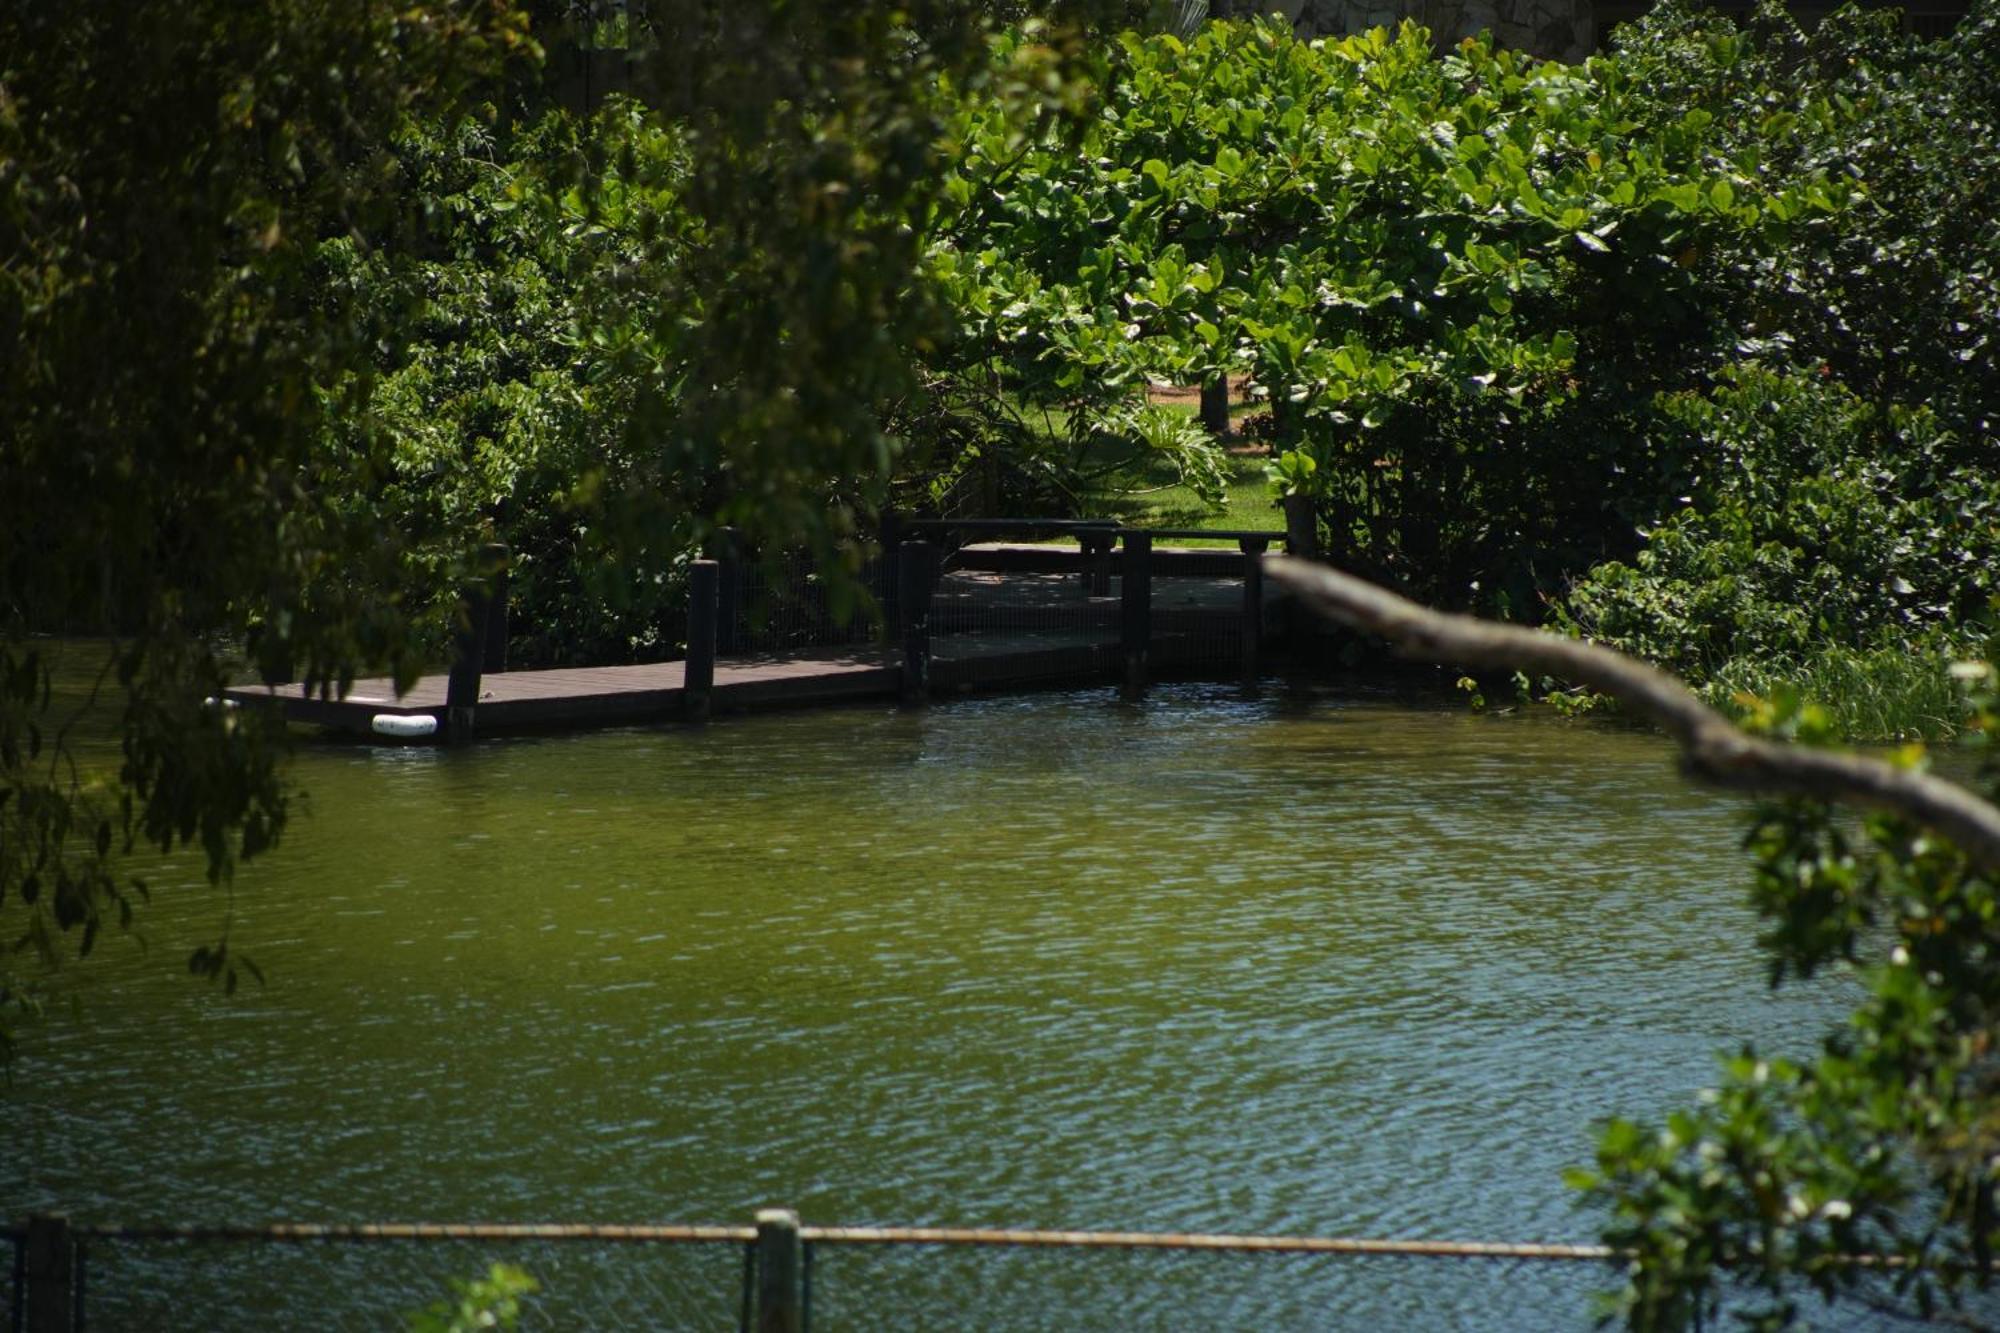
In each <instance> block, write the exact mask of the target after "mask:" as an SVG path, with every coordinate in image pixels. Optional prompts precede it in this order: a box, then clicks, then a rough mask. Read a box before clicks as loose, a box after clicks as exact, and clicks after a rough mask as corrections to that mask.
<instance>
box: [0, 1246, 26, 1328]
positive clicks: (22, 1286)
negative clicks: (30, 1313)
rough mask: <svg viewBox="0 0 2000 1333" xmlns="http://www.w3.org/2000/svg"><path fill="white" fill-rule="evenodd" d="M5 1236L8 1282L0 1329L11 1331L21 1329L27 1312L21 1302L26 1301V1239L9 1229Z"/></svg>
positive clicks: (1, 1307) (0, 1309) (1, 1308)
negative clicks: (4, 1316)
mask: <svg viewBox="0 0 2000 1333" xmlns="http://www.w3.org/2000/svg"><path fill="white" fill-rule="evenodd" d="M5 1234H6V1237H7V1252H6V1253H7V1274H8V1280H7V1295H6V1304H5V1305H4V1306H0V1311H4V1312H5V1313H6V1316H7V1319H6V1323H5V1324H4V1325H0V1327H5V1328H8V1329H10V1330H11V1329H17V1328H20V1327H22V1326H23V1325H24V1324H25V1323H26V1321H27V1311H26V1309H25V1308H24V1307H23V1304H22V1302H24V1301H25V1300H26V1299H27V1280H28V1238H27V1237H26V1236H24V1235H21V1234H19V1233H17V1232H15V1231H13V1230H11V1229H10V1230H8V1231H7V1232H6V1233H5Z"/></svg>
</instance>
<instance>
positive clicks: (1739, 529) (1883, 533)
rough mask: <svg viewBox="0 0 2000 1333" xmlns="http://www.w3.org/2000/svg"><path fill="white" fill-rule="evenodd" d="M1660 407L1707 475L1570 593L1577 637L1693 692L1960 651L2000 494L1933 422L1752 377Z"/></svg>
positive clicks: (1976, 610) (1773, 378)
mask: <svg viewBox="0 0 2000 1333" xmlns="http://www.w3.org/2000/svg"><path fill="white" fill-rule="evenodd" d="M1659 407H1660V410H1661V412H1662V415H1663V416H1664V418H1665V419H1666V420H1667V421H1668V422H1671V423H1673V424H1675V425H1678V426H1679V427H1681V428H1682V429H1683V430H1684V431H1685V432H1686V434H1687V443H1686V446H1685V448H1686V452H1687V453H1688V455H1689V456H1690V457H1697V458H1699V459H1700V460H1701V463H1700V472H1699V474H1698V475H1697V476H1696V477H1695V478H1694V479H1693V480H1692V483H1691V486H1690V492H1689V494H1688V495H1686V496H1685V497H1683V498H1682V507H1680V508H1679V509H1677V510H1676V511H1675V512H1673V513H1672V514H1670V515H1668V516H1666V517H1665V518H1664V519H1663V520H1662V521H1661V522H1660V523H1659V524H1658V525H1657V526H1655V527H1653V528H1651V529H1650V530H1648V532H1647V533H1646V538H1647V541H1646V546H1645V548H1644V549H1643V550H1641V551H1640V552H1639V553H1638V555H1637V556H1636V557H1635V558H1634V559H1633V560H1632V562H1631V563H1630V564H1621V563H1618V562H1611V563H1607V564H1603V565H1599V566H1598V567H1597V568H1595V569H1593V570H1591V571H1590V573H1589V574H1588V575H1587V576H1585V577H1584V578H1582V579H1581V580H1579V581H1578V582H1577V583H1576V584H1575V585H1574V586H1573V587H1572V588H1571V589H1570V590H1569V594H1568V597H1567V598H1566V613H1567V616H1568V618H1569V620H1570V623H1571V624H1572V625H1573V626H1574V627H1575V628H1576V629H1578V630H1579V631H1580V632H1583V633H1585V634H1588V635H1589V636H1590V637H1592V638H1596V639H1601V640H1604V641H1606V642H1610V643H1615V644H1617V645H1618V646H1619V647H1621V648H1623V649H1625V650H1626V651H1628V652H1633V653H1636V654H1638V655H1639V656H1642V657H1645V658H1648V659H1650V660H1652V661H1656V662H1670V663H1673V664H1674V665H1675V666H1676V667H1677V668H1678V669H1680V670H1682V671H1685V672H1688V673H1690V674H1692V675H1694V676H1696V677H1697V678H1703V679H1705V678H1708V677H1711V676H1713V675H1714V674H1715V673H1717V672H1720V671H1722V670H1723V669H1724V668H1725V667H1726V666H1727V665H1728V664H1729V663H1730V662H1732V661H1735V660H1737V659H1741V658H1749V657H1760V658H1764V659H1766V660H1772V659H1776V660H1782V661H1787V662H1791V663H1803V662H1806V661H1808V660H1809V659H1811V657H1812V656H1813V655H1814V654H1815V653H1816V652H1818V651H1819V650H1820V649H1821V648H1822V647H1823V646H1824V645H1827V644H1830V643H1831V644H1840V645H1846V646H1849V647H1853V648H1857V649H1863V650H1866V649H1873V648H1887V647H1894V648H1898V649H1905V650H1908V649H1913V648H1915V647H1916V646H1918V645H1922V644H1932V643H1934V642H1935V641H1937V640H1939V639H1940V637H1943V638H1944V639H1947V640H1949V639H1951V638H1953V637H1957V638H1958V639H1959V641H1960V643H1961V646H1964V645H1963V637H1964V636H1963V634H1962V633H1960V631H1962V630H1963V628H1964V627H1967V626H1974V625H1977V624H1978V623H1979V621H1980V619H1981V617H1982V615H1983V614H1984V613H1985V612H1986V610H1987V608H1988V606H1989V604H1990V601H1991V599H1992V598H1993V597H1994V595H1995V593H1996V591H2000V585H1996V578H2000V574H1996V570H2000V497H1996V496H1995V495H1994V494H1993V491H1992V487H1991V485H1990V484H1989V480H1988V479H1989V477H1990V473H1989V472H1987V471H1986V470H1985V469H1980V468H1973V467H1969V466H1966V465H1965V464H1963V463H1960V462H1959V461H1957V455H1958V454H1959V453H1960V445H1959V442H1958V440H1957V439H1956V438H1955V437H1954V436H1952V435H1951V434H1950V433H1949V432H1947V431H1946V430H1945V429H1944V427H1943V425H1942V424H1941V423H1940V421H1939V419H1938V417H1937V415H1936V414H1935V413H1933V412H1931V411H1930V410H1929V409H1927V408H1918V409H1914V410H1912V409H1906V408H1902V407H1898V406H1895V405H1893V404H1892V405H1891V406H1889V407H1888V408H1886V409H1885V408H1881V407H1878V406H1876V405H1874V404H1872V403H1869V402H1866V401H1864V400H1862V399H1861V398H1859V397H1857V396H1856V395H1855V394H1854V393H1853V392H1852V391H1850V390H1848V389H1846V388H1844V387H1842V386H1841V385H1840V384H1839V383H1838V382H1837V381H1833V380H1830V379H1826V378H1822V377H1821V376H1818V375H1812V376H1799V375H1783V374H1778V373H1775V372H1772V371H1769V370H1766V369H1763V368H1761V367H1759V366H1757V365H1755V364H1754V363H1746V364H1744V365H1743V366H1741V367H1737V368H1735V369H1733V370H1730V371H1726V372H1724V374H1723V375H1721V376H1720V377H1719V378H1718V381H1717V384H1716V387H1715V388H1714V389H1713V390H1711V391H1710V392H1708V393H1682V394H1673V395H1663V396H1662V398H1661V400H1660V403H1659Z"/></svg>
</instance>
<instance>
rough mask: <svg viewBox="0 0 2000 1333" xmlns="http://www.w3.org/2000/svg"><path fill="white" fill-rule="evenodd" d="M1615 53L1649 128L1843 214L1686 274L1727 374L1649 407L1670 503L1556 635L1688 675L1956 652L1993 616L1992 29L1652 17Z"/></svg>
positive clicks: (1593, 577) (1579, 598)
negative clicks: (1723, 351)
mask: <svg viewBox="0 0 2000 1333" xmlns="http://www.w3.org/2000/svg"><path fill="white" fill-rule="evenodd" d="M1618 58H1619V60H1620V61H1621V63H1623V64H1624V65H1626V66H1627V67H1629V69H1630V72H1631V75H1632V77H1633V78H1634V79H1635V81H1636V82H1637V83H1638V84H1639V85H1640V86H1642V87H1643V89H1644V97H1645V99H1646V101H1647V102H1648V103H1650V104H1651V108H1652V109H1650V110H1648V111H1646V112H1645V113H1644V114H1645V115H1646V116H1647V117H1648V118H1649V119H1652V120H1655V121H1658V120H1662V119H1668V118H1674V117H1682V118H1685V117H1688V116H1705V117H1709V118H1711V119H1712V121H1713V123H1714V124H1715V125H1716V126H1717V127H1718V128H1719V130H1720V132H1721V134H1722V136H1723V137H1722V146H1723V148H1724V150H1725V151H1728V152H1730V153H1736V154H1740V153H1744V152H1747V151H1752V150H1754V151H1757V152H1758V153H1759V154H1760V157H1761V161H1762V171H1763V173H1764V174H1765V176H1766V177H1767V178H1768V179H1771V180H1774V181H1779V182H1785V181H1799V180H1804V179H1808V178H1817V177H1820V176H1825V175H1829V174H1831V175H1834V176H1837V177H1839V178H1842V179H1849V180H1853V181H1855V182H1856V183H1857V188H1858V189H1859V190H1860V191H1861V199H1860V201H1859V202H1858V203H1857V205H1856V206H1855V207H1853V208H1849V209H1846V210H1843V211H1842V212H1841V213H1839V214H1838V215H1837V216H1835V217H1832V218H1830V219H1828V220H1827V222H1826V224H1825V225H1823V226H1819V227H1815V228H1808V229H1795V230H1793V231H1791V232H1789V233H1787V234H1786V235H1784V236H1783V237H1782V238H1777V239H1776V240H1774V239H1773V238H1770V237H1764V236H1757V237H1748V238H1739V239H1738V240H1735V241H1732V242H1730V243H1728V244H1725V245H1720V246H1718V247H1716V248H1715V249H1714V250H1713V251H1711V252H1710V253H1709V254H1708V255H1706V256H1705V257H1704V259H1703V264H1704V266H1705V268H1706V270H1707V271H1708V272H1709V273H1710V274H1711V277H1710V279H1709V281H1710V282H1711V283H1712V284H1713V287H1714V289H1715V290H1716V291H1717V292H1718V293H1722V294H1724V295H1725V297H1726V298H1727V303H1728V304H1729V305H1730V306H1731V307H1732V308H1735V309H1738V310H1740V311H1741V312H1742V315H1743V327H1742V336H1741V338H1740V340H1739V344H1738V350H1739V353H1740V355H1741V356H1742V357H1744V358H1745V359H1746V361H1745V364H1743V365H1742V366H1740V367H1739V368H1737V369H1736V370H1734V371H1732V372H1730V373H1729V374H1726V375H1724V376H1721V377H1718V378H1716V379H1715V380H1713V381H1712V382H1711V383H1707V384H1692V385H1689V386H1688V387H1687V388H1686V389H1684V390H1681V391H1678V392H1671V393H1663V394H1661V395H1660V396H1658V398H1657V399H1656V400H1655V403H1654V405H1653V407H1654V410H1655V411H1656V412H1657V414H1658V415H1659V417H1660V418H1662V421H1663V424H1664V425H1665V426H1666V427H1667V428H1668V429H1669V430H1678V431H1680V432H1683V434H1684V437H1685V444H1684V446H1683V452H1684V453H1685V454H1686V455H1687V456H1688V457H1690V458H1691V459H1693V460H1694V463H1695V465H1694V467H1693V468H1692V469H1691V470H1690V473H1689V476H1688V483H1687V489H1686V491H1685V493H1684V494H1683V495H1682V496H1680V497H1679V498H1678V500H1677V507H1676V508H1674V509H1672V510H1669V511H1663V512H1662V513H1661V514H1660V515H1659V516H1658V517H1657V518H1655V519H1654V520H1652V521H1651V522H1648V523H1645V524H1643V525H1642V526H1643V527H1644V529H1645V532H1644V535H1645V538H1646V546H1645V548H1644V549H1643V550H1642V551H1640V552H1639V553H1638V554H1637V555H1636V557H1635V558H1633V559H1631V560H1630V561H1628V562H1623V563H1611V564H1607V565H1604V566H1601V567H1599V568H1597V569H1595V570H1593V571H1591V572H1590V573H1589V575H1588V576H1586V577H1584V578H1583V579H1581V580H1580V582H1579V583H1578V584H1577V585H1576V586H1575V587H1574V588H1573V589H1571V590H1570V591H1569V593H1568V596H1567V598H1566V599H1565V608H1564V610H1565V613H1566V615H1567V617H1568V619H1569V620H1570V623H1572V624H1573V625H1574V626H1575V627H1576V628H1577V629H1579V630H1580V631H1581V632H1584V633H1588V634H1591V635H1593V636H1596V637H1600V638H1604V639H1606V640H1607V641H1609V642H1613V643H1616V644H1619V645H1620V646H1622V647H1625V648H1627V649H1628V650H1630V651H1634V652H1638V653H1640V654H1642V655H1645V656H1649V657H1652V658H1654V659H1655V660H1658V661H1664V662H1668V663H1671V664H1673V665H1674V666H1675V667H1676V668H1677V669H1680V670H1682V671H1685V672H1688V673H1690V674H1692V675H1694V676H1695V677H1696V678H1697V679H1705V678H1715V677H1717V676H1723V677H1727V676H1731V675H1738V674H1741V665H1740V664H1743V663H1748V662H1751V661H1756V662H1758V663H1759V664H1760V665H1761V666H1763V667H1764V668H1766V669H1768V668H1769V667H1770V666H1771V665H1772V664H1774V663H1782V664H1787V665H1788V666H1789V667H1790V668H1791V669H1794V670H1797V671H1806V670H1809V669H1811V667H1812V664H1813V663H1815V662H1816V661H1818V660H1820V659H1823V658H1825V657H1826V656H1827V655H1828V654H1840V653H1851V652H1855V651H1860V652H1863V653H1868V652H1876V653H1883V654H1893V653H1897V652H1913V651H1914V652H1920V653H1923V654H1925V655H1927V656H1930V657H1932V658H1933V659H1938V658H1942V657H1943V656H1945V655H1946V654H1948V653H1950V652H1952V651H1965V650H1967V648H1968V647H1969V646H1973V645H1976V644H1977V642H1978V641H1979V639H1980V637H1981V636H1982V634H1983V632H1984V631H1983V630H1982V626H1983V625H1990V623H1991V620H1992V613H1993V611H1994V609H1995V608H1996V606H2000V603H1996V601H1995V598H1996V595H2000V587H1997V586H1996V583H1995V575H1994V573H1993V571H1994V569H1995V568H1996V565H2000V510H1996V508H1995V501H1994V498H1993V495H1992V487H1991V484H1990V478H1991V477H1992V475H1993V474H1994V472H1995V470H1996V469H2000V433H1997V432H1996V429H1995V418H1994V408H1995V405H1996V403H2000V378H1996V370H1995V366H1996V364H2000V362H1996V358H1995V357H1994V355H1993V351H1994V342H1993V340H1994V337H1995V330H1996V329H2000V282H1996V274H1995V269H1994V265H1995V263H1996V259H1995V256H1996V255H2000V204H1996V202H1995V196H1994V193H1993V191H1992V189H1991V186H1990V181H1991V179H1992V176H1993V172H1994V170H1995V169H1996V165H2000V116H1996V114H1995V112H1996V101H1995V96H1994V92H1993V87H1994V81H1993V78H1992V71H1993V68H1994V63H1995V61H1996V59H2000V10H1996V8H1995V7H1994V6H1993V5H1992V4H1990V3H1987V4H1981V5H1977V6H1975V7H1974V12H1973V13H1972V14H1971V15H1970V16H1969V17H1968V18H1967V19H1966V20H1965V21H1964V22H1963V23H1962V24H1961V25H1960V27H1959V29H1958V30H1957V31H1956V32H1955V33H1954V34H1953V35H1952V36H1951V37H1950V38H1949V39H1947V40H1944V41H1940V42H1932V43H1926V42H1919V41H1916V40H1915V39H1912V38H1909V37H1905V36H1903V35H1901V34H1900V33H1898V32H1897V31H1896V29H1895V26H1894V23H1893V20H1892V18H1891V17H1890V16H1887V15H1883V14H1870V13H1865V12H1862V11H1853V10H1850V11H1846V12H1843V13H1842V14H1840V15H1837V16H1835V17H1834V18H1831V19H1829V20H1828V21H1827V22H1825V23H1823V24H1821V25H1820V26H1819V27H1817V28H1816V29H1814V31H1813V32H1812V33H1810V34H1807V33H1804V32H1802V31H1801V30H1800V29H1799V28H1798V27H1797V26H1796V25H1795V24H1794V23H1793V22H1792V21H1791V20H1790V19H1789V18H1787V17H1786V16H1785V15H1784V14H1783V13H1782V12H1781V11H1779V10H1777V9H1775V8H1770V9H1766V10H1763V11H1760V12H1759V13H1758V14H1757V15H1756V16H1755V17H1754V18H1753V19H1752V20H1750V21H1749V22H1747V23H1746V24H1744V25H1743V26H1742V27H1740V28H1739V27H1738V26H1737V25H1735V24H1733V23H1731V22H1729V21H1728V20H1725V19H1721V18H1718V17H1716V16H1714V15H1712V14H1704V13H1702V12H1700V11H1698V10H1692V9H1687V8H1682V7H1678V6H1668V7H1665V8H1663V9H1662V10H1661V11H1659V12H1657V13H1656V14H1655V15H1653V16H1652V17H1650V18H1649V19H1647V20H1646V22H1645V23H1643V24H1640V25H1638V26H1637V27H1636V28H1635V29H1633V30H1631V31H1630V32H1628V33H1627V34H1626V36H1625V37H1624V38H1623V39H1622V41H1621V44H1620V51H1619V56H1618ZM1746 242H1749V243H1746ZM1731 293H1733V294H1734V295H1729V294H1731ZM1733 664H1734V665H1733Z"/></svg>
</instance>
